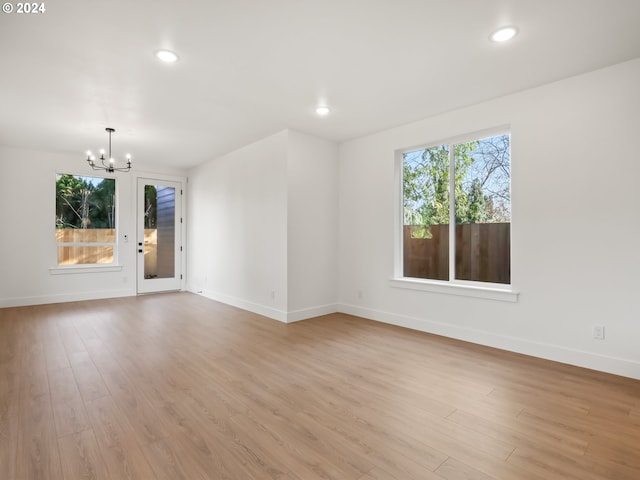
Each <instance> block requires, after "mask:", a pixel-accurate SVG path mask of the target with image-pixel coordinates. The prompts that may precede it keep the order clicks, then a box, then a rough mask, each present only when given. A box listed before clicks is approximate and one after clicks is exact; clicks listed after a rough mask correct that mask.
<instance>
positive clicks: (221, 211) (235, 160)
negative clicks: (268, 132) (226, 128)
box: [187, 131, 287, 320]
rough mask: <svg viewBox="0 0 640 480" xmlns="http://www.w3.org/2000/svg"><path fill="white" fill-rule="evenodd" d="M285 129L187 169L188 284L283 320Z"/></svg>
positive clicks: (285, 246)
mask: <svg viewBox="0 0 640 480" xmlns="http://www.w3.org/2000/svg"><path fill="white" fill-rule="evenodd" d="M286 168H287V132H286V131H283V132H280V133H278V134H275V135H272V136H270V137H268V138H265V139H263V140H261V141H259V142H256V143H253V144H251V145H248V146H246V147H244V148H241V149H239V150H236V151H234V152H232V153H229V154H227V155H224V156H223V157H220V158H216V159H213V160H211V161H209V162H206V163H204V164H202V165H200V166H198V167H196V168H194V169H192V170H190V171H189V188H188V193H187V199H188V204H189V213H188V224H187V242H188V243H187V244H188V248H187V272H188V289H189V290H191V291H194V292H201V293H202V294H204V295H206V296H208V297H210V298H214V299H216V300H219V301H222V302H225V303H229V304H232V305H236V306H238V307H241V308H245V309H247V310H251V311H254V312H258V313H261V314H263V315H267V316H269V317H272V318H277V319H279V320H286V311H287V203H286V202H287V178H286Z"/></svg>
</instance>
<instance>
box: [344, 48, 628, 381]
mask: <svg viewBox="0 0 640 480" xmlns="http://www.w3.org/2000/svg"><path fill="white" fill-rule="evenodd" d="M638 85H640V60H635V61H632V62H628V63H624V64H620V65H617V66H613V67H610V68H608V69H604V70H600V71H596V72H593V73H590V74H586V75H582V76H579V77H574V78H570V79H567V80H563V81H560V82H557V83H553V84H550V85H547V86H543V87H540V88H536V89H533V90H529V91H525V92H522V93H518V94H514V95H510V96H506V97H502V98H499V99H496V100H493V101H489V102H485V103H482V104H479V105H475V106H472V107H469V108H465V109H461V110H457V111H454V112H450V113H447V114H444V115H439V116H436V117H433V118H428V119H425V120H423V121H420V122H416V123H412V124H410V125H406V126H402V127H399V128H395V129H392V130H388V131H385V132H382V133H379V134H376V135H371V136H368V137H364V138H360V139H356V140H353V141H349V142H346V143H343V144H342V145H341V146H340V149H339V158H340V164H339V184H340V187H339V192H340V215H339V218H340V223H339V225H340V234H339V245H340V254H339V258H340V270H339V276H340V302H341V304H342V305H341V306H340V309H341V310H343V311H346V312H350V313H354V314H358V315H362V316H364V317H368V318H373V319H377V320H381V321H385V322H389V323H395V324H399V325H405V326H409V327H412V328H417V329H420V330H425V331H429V332H434V333H438V334H443V335H447V336H451V337H456V338H461V339H465V340H469V341H472V342H477V343H482V344H487V345H493V346H497V347H500V348H505V349H509V350H514V351H518V352H523V353H527V354H532V355H536V356H540V357H545V358H551V359H555V360H559V361H563V362H567V363H573V364H576V365H582V366H586V367H590V368H594V369H599V370H604V371H609V372H613V373H619V374H622V375H627V376H631V377H636V378H640V347H639V345H640V344H639V343H638V339H640V310H639V307H638V302H637V300H636V298H635V295H637V294H638V285H640V277H639V275H640V248H639V246H640V221H639V220H640V213H639V212H640V184H639V183H638V182H639V178H640V161H638V147H637V137H638V132H640V88H638ZM500 125H510V126H511V133H512V191H513V192H512V195H513V198H512V209H513V210H512V212H513V222H512V282H513V286H514V288H515V289H517V290H519V291H520V298H519V302H518V303H504V302H499V301H494V300H485V299H473V298H465V297H459V296H452V295H446V294H437V293H428V292H420V291H414V290H406V289H399V288H394V287H391V286H390V283H389V279H390V278H391V277H392V276H393V271H394V265H393V251H394V235H396V229H395V224H394V212H395V211H396V209H398V201H399V200H398V198H396V193H395V191H396V190H395V185H394V173H395V172H394V151H395V150H397V149H402V148H406V147H411V146H416V145H421V144H424V143H430V142H436V141H440V140H445V139H447V138H449V137H453V136H457V135H461V134H466V133H471V132H474V131H479V130H483V129H486V128H491V127H495V126H500ZM358 291H360V292H362V295H361V296H360V295H358ZM596 324H600V325H604V326H605V327H606V339H605V340H604V341H601V340H595V339H593V338H592V327H593V326H594V325H596Z"/></svg>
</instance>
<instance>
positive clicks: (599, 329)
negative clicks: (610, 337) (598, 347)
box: [593, 325, 604, 340]
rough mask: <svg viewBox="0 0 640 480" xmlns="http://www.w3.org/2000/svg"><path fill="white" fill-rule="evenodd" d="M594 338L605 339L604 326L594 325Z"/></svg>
mask: <svg viewBox="0 0 640 480" xmlns="http://www.w3.org/2000/svg"><path fill="white" fill-rule="evenodd" d="M593 338H595V339H596V340H604V326H603V325H596V326H594V327H593Z"/></svg>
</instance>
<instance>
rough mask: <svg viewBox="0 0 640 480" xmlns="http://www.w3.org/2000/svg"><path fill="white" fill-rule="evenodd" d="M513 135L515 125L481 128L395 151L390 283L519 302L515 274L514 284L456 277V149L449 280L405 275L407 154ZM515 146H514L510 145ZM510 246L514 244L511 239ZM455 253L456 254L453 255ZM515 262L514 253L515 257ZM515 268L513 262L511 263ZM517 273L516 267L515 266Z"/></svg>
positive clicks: (452, 166)
mask: <svg viewBox="0 0 640 480" xmlns="http://www.w3.org/2000/svg"><path fill="white" fill-rule="evenodd" d="M507 133H508V134H509V135H511V128H510V126H509V125H502V126H498V127H494V128H490V129H485V130H479V131H475V132H471V133H467V134H463V135H457V136H454V137H448V138H445V139H444V140H437V141H433V142H428V143H424V144H420V145H416V146H412V147H407V148H401V149H398V150H396V151H395V159H394V160H395V178H394V183H395V198H396V202H397V208H396V209H395V222H394V223H395V234H394V271H393V277H392V278H391V279H390V281H389V284H390V286H392V287H395V288H403V289H409V290H419V291H426V292H432V293H442V294H449V295H459V296H465V297H474V298H484V299H489V300H499V301H506V302H517V301H518V297H519V292H518V291H517V290H516V289H515V288H514V286H513V276H512V277H511V283H509V284H502V283H491V282H478V281H471V280H460V279H456V278H455V262H456V258H455V237H456V236H455V228H456V222H455V189H454V188H451V181H452V179H455V159H453V161H452V156H453V155H455V148H450V149H449V150H450V151H449V179H450V180H449V182H450V183H449V253H450V254H449V279H448V280H435V279H425V278H416V277H405V276H404V268H403V265H404V241H403V230H404V188H403V186H404V178H403V172H404V169H403V167H404V154H406V153H410V152H415V151H416V150H423V149H428V148H433V147H437V146H440V145H456V144H460V143H467V142H471V141H474V140H479V139H483V138H487V137H493V136H498V135H504V134H507ZM510 148H511V147H510ZM511 224H512V225H513V215H512V218H511ZM509 235H510V238H512V236H513V230H511V231H510V232H509ZM510 245H512V243H511V242H510ZM451 252H453V254H451ZM510 257H511V262H512V260H513V256H511V255H510ZM511 267H512V265H511ZM512 272H513V268H512Z"/></svg>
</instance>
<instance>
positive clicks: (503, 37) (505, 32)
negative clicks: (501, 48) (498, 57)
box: [489, 27, 518, 42]
mask: <svg viewBox="0 0 640 480" xmlns="http://www.w3.org/2000/svg"><path fill="white" fill-rule="evenodd" d="M517 34H518V29H517V28H516V27H502V28H499V29H498V30H496V31H495V32H493V33H492V34H491V35H490V36H489V38H490V39H491V41H492V42H506V41H507V40H511V39H512V38H513V37H515V36H516V35H517Z"/></svg>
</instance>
